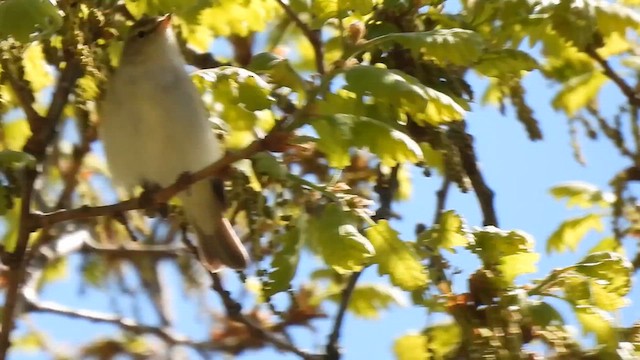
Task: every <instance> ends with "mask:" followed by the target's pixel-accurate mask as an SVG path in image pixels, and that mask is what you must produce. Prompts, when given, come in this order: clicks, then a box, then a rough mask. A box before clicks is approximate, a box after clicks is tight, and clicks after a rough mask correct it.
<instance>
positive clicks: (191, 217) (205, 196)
mask: <svg viewBox="0 0 640 360" xmlns="http://www.w3.org/2000/svg"><path fill="white" fill-rule="evenodd" d="M180 198H181V199H182V202H183V205H184V210H185V214H186V216H187V220H188V221H189V223H190V224H191V225H192V226H193V228H194V229H195V231H196V234H197V236H198V251H199V255H200V260H201V261H202V263H203V264H204V265H205V267H206V268H207V269H208V270H209V271H218V270H220V269H221V268H222V266H228V267H230V268H232V269H244V268H246V267H247V264H248V263H249V256H248V254H247V251H246V249H245V248H244V245H242V242H241V241H240V239H239V238H238V235H237V234H236V232H235V231H234V230H233V228H232V227H231V224H230V223H229V221H228V220H227V219H225V218H224V216H223V213H222V211H223V207H224V205H223V201H222V199H220V198H219V196H217V194H216V191H215V189H214V187H213V186H211V183H210V182H208V181H206V180H205V181H200V182H198V183H196V184H194V185H193V186H191V188H189V189H187V190H186V191H184V192H183V193H181V194H180Z"/></svg>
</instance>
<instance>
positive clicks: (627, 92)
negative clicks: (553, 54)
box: [585, 47, 640, 107]
mask: <svg viewBox="0 0 640 360" xmlns="http://www.w3.org/2000/svg"><path fill="white" fill-rule="evenodd" d="M585 52H586V53H587V55H589V56H590V57H591V58H592V59H593V60H595V61H596V62H597V63H598V64H600V66H601V67H602V71H603V72H604V74H605V75H607V77H608V78H609V79H611V81H613V82H614V83H615V84H616V85H617V86H618V88H619V89H620V91H622V93H623V94H624V96H626V97H627V99H628V100H629V103H630V104H631V105H633V106H637V107H640V97H638V94H637V93H636V91H635V90H633V88H632V87H631V86H630V85H629V84H627V82H626V81H624V79H623V78H622V77H620V75H618V73H616V72H615V71H614V70H613V68H612V67H611V64H609V62H608V61H607V60H606V59H604V58H603V57H602V56H600V54H598V52H597V51H596V49H594V48H593V47H587V49H585Z"/></svg>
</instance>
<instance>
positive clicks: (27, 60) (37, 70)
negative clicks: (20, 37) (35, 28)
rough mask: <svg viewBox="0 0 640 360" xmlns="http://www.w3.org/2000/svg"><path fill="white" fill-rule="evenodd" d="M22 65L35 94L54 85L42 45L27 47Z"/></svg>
mask: <svg viewBox="0 0 640 360" xmlns="http://www.w3.org/2000/svg"><path fill="white" fill-rule="evenodd" d="M0 6H1V5H0ZM22 65H23V66H24V77H25V79H26V80H27V81H29V83H30V84H31V88H32V89H33V91H34V92H36V93H37V92H39V91H40V90H42V89H44V88H45V87H47V86H51V85H52V83H53V75H51V72H50V71H49V70H48V69H47V62H46V61H45V59H44V53H43V52H42V45H40V43H36V42H34V43H31V44H30V45H29V46H28V47H27V49H26V50H25V51H24V53H23V54H22Z"/></svg>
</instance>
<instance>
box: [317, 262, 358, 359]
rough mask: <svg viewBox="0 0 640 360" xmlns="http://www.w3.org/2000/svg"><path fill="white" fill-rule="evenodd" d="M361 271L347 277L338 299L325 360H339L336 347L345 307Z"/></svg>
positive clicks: (338, 351)
mask: <svg viewBox="0 0 640 360" xmlns="http://www.w3.org/2000/svg"><path fill="white" fill-rule="evenodd" d="M361 274H362V271H356V272H354V273H353V274H351V276H350V277H349V282H348V283H347V286H346V287H345V288H344V290H343V291H342V298H341V299H340V308H339V309H338V314H337V315H336V320H335V322H334V323H333V330H332V331H331V334H330V335H329V342H328V343H327V346H326V352H327V354H326V355H325V357H324V358H325V360H338V359H340V356H341V354H340V348H339V346H338V340H340V330H341V329H342V324H343V323H344V316H345V314H346V313H347V307H348V306H349V300H351V294H353V290H354V289H355V288H356V283H357V282H358V279H359V278H360V275H361Z"/></svg>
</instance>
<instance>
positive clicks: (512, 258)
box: [498, 252, 540, 286]
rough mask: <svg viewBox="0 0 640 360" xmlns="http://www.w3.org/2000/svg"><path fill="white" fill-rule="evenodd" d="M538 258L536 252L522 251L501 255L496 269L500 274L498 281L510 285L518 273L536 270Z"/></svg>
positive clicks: (529, 272)
mask: <svg viewBox="0 0 640 360" xmlns="http://www.w3.org/2000/svg"><path fill="white" fill-rule="evenodd" d="M538 260H540V254H538V253H528V252H524V253H518V254H513V255H506V256H503V257H502V258H501V259H500V264H499V265H498V270H500V274H501V275H502V276H501V277H500V281H502V282H503V285H506V286H510V285H512V284H513V280H514V279H515V278H516V277H517V276H518V275H522V274H531V273H534V272H536V271H537V268H536V264H537V263H538Z"/></svg>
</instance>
